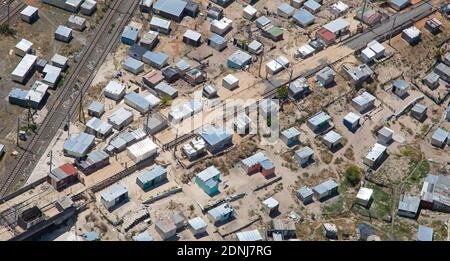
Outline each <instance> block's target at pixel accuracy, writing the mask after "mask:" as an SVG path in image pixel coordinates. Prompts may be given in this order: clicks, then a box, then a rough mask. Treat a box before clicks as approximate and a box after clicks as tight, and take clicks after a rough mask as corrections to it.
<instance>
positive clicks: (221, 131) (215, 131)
mask: <svg viewBox="0 0 450 261" xmlns="http://www.w3.org/2000/svg"><path fill="white" fill-rule="evenodd" d="M199 134H200V136H201V137H202V138H203V139H204V140H205V141H206V143H208V144H209V145H211V146H214V145H216V144H218V143H220V142H222V141H223V140H226V139H229V138H230V137H231V136H232V135H233V132H232V131H231V130H230V129H227V128H222V127H214V126H212V125H209V126H207V127H206V128H203V129H202V130H201V131H199Z"/></svg>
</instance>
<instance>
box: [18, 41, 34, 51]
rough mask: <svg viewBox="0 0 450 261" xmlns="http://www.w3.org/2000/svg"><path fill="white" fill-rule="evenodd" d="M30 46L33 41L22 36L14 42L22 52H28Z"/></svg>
mask: <svg viewBox="0 0 450 261" xmlns="http://www.w3.org/2000/svg"><path fill="white" fill-rule="evenodd" d="M32 47H33V43H32V42H30V41H28V40H27V39H23V38H22V40H20V41H19V42H18V43H17V44H16V48H17V49H19V50H22V51H24V52H28V51H29V50H30V49H31V48H32Z"/></svg>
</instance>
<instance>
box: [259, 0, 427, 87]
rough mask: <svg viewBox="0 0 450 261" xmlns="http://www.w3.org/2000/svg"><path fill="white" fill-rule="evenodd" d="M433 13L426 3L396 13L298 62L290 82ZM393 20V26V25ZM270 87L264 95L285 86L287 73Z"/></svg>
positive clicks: (281, 75) (287, 77)
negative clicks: (369, 29) (373, 26)
mask: <svg viewBox="0 0 450 261" xmlns="http://www.w3.org/2000/svg"><path fill="white" fill-rule="evenodd" d="M432 12H433V6H432V5H430V4H429V3H427V2H424V3H422V4H420V5H417V6H413V7H411V8H410V9H408V10H406V11H405V12H402V13H397V14H395V15H393V16H391V17H390V18H389V20H385V21H384V22H383V23H382V24H381V25H379V26H378V27H376V28H374V29H372V30H371V31H368V32H365V33H362V34H359V35H356V36H354V37H352V38H350V39H348V40H345V41H344V42H342V43H340V44H337V45H333V46H330V47H328V48H326V49H325V50H323V51H321V52H319V53H317V54H315V55H313V56H312V57H309V58H307V59H305V60H302V61H301V62H298V63H297V64H295V65H294V66H292V69H293V71H294V73H293V77H292V80H295V79H297V78H299V77H305V76H309V75H310V74H311V73H313V72H315V70H314V69H315V68H320V67H323V66H325V65H326V64H333V63H335V62H337V61H339V60H341V59H343V58H345V57H347V56H349V55H351V54H353V53H354V52H355V51H356V50H359V49H361V48H363V47H364V46H366V45H367V44H368V43H369V42H370V41H372V40H374V39H379V38H381V37H383V36H389V35H390V34H391V31H392V29H393V27H394V31H396V30H398V29H400V28H402V27H403V26H404V25H405V24H407V23H408V22H409V21H411V20H412V19H417V18H420V17H426V16H428V15H430V14H431V13H432ZM394 20H395V25H394ZM269 81H270V83H271V86H270V87H267V88H266V93H268V92H273V90H274V89H276V88H278V87H280V86H284V85H287V84H288V83H289V73H287V72H286V71H285V72H284V73H281V74H280V75H277V76H275V77H272V78H269Z"/></svg>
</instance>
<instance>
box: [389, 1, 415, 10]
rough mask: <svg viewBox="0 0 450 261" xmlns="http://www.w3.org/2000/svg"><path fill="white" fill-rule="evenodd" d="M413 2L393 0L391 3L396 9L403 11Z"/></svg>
mask: <svg viewBox="0 0 450 261" xmlns="http://www.w3.org/2000/svg"><path fill="white" fill-rule="evenodd" d="M410 4H411V0H391V1H389V5H390V6H391V7H392V8H393V9H394V10H396V11H401V10H403V9H405V8H406V7H407V6H408V5H410Z"/></svg>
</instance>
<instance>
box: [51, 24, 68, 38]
mask: <svg viewBox="0 0 450 261" xmlns="http://www.w3.org/2000/svg"><path fill="white" fill-rule="evenodd" d="M71 33H72V29H70V28H69V27H67V26H64V25H60V26H58V28H57V29H56V31H55V34H59V35H62V36H64V37H69V36H70V34H71Z"/></svg>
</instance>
